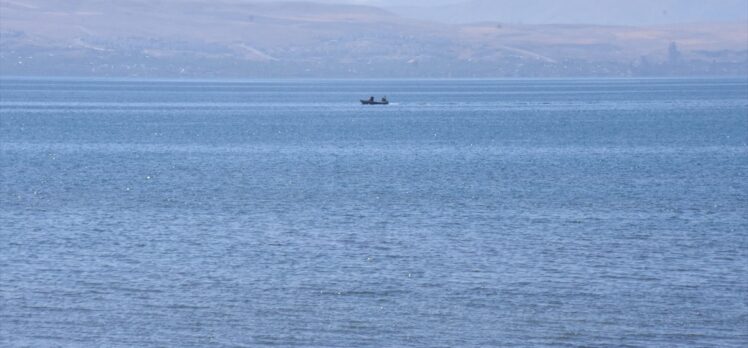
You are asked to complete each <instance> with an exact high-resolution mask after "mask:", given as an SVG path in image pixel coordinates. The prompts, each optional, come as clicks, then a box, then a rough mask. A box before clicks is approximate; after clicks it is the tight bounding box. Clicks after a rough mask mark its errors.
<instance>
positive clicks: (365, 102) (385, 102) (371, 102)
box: [361, 97, 390, 105]
mask: <svg viewBox="0 0 748 348" xmlns="http://www.w3.org/2000/svg"><path fill="white" fill-rule="evenodd" d="M361 104H363V105H389V104H390V101H389V100H387V97H384V98H382V100H374V97H371V98H369V99H361Z"/></svg>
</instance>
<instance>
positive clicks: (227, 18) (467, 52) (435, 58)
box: [0, 0, 748, 78]
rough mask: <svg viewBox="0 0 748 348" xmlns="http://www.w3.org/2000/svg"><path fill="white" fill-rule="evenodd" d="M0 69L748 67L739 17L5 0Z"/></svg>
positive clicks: (84, 72)
mask: <svg viewBox="0 0 748 348" xmlns="http://www.w3.org/2000/svg"><path fill="white" fill-rule="evenodd" d="M0 23H2V25H0V74H2V75H5V76H8V75H21V76H23V75H48V76H60V75H68V76H70V75H74V76H132V77H204V78H210V77H230V78H245V77H354V78H365V77H440V78H444V77H564V76H701V75H723V76H725V75H739V76H746V75H748V23H746V22H745V21H737V22H721V23H704V24H693V25H672V26H652V27H632V26H595V25H519V24H505V23H496V22H485V23H475V24H450V25H448V24H440V23H437V22H421V21H415V20H410V19H406V18H403V17H400V16H397V15H394V14H392V13H390V12H387V11H384V10H381V9H378V8H374V7H366V6H352V5H322V4H311V3H247V2H237V1H218V2H204V3H201V2H183V1H178V0H163V1H159V2H155V3H151V2H139V1H121V2H120V1H118V2H98V1H93V0H84V1H79V2H75V3H72V4H71V3H66V2H58V1H50V0H23V1H3V2H0Z"/></svg>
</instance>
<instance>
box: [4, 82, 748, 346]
mask: <svg viewBox="0 0 748 348" xmlns="http://www.w3.org/2000/svg"><path fill="white" fill-rule="evenodd" d="M370 95H373V96H375V97H377V98H379V97H382V96H385V95H386V96H387V97H388V98H389V99H390V100H391V101H392V102H394V104H393V105H389V106H387V107H365V106H361V105H358V99H360V98H366V97H368V96H370ZM746 173H748V81H746V79H744V78H743V79H687V80H684V79H673V80H667V79H648V80H590V79H587V80H497V81H493V80H422V81H420V80H412V81H402V80H379V81H350V80H349V81H342V80H319V81H308V80H307V81H294V80H287V81H272V82H271V81H244V82H241V81H233V82H217V81H213V82H210V81H202V82H201V81H193V82H175V81H136V80H120V81H115V80H72V79H57V80H44V79H7V78H5V79H3V80H2V81H0V175H1V176H0V183H1V185H0V219H1V221H2V228H0V250H2V252H0V294H2V306H0V322H2V325H0V345H2V346H12V347H23V346H32V347H40V346H122V347H125V346H137V347H157V346H173V347H203V346H211V347H241V346H247V347H257V346H284V347H315V346H328V347H332V346H340V347H447V346H452V347H477V346H684V347H702V346H721V347H744V346H746V345H748V333H746V327H748V303H747V302H746V294H748V266H746V265H748V238H747V237H748V217H747V215H746V210H747V208H748V200H747V198H746V193H747V192H748V180H746V179H747V176H748V175H747V174H746Z"/></svg>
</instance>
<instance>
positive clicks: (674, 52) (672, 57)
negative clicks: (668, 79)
mask: <svg viewBox="0 0 748 348" xmlns="http://www.w3.org/2000/svg"><path fill="white" fill-rule="evenodd" d="M667 57H668V64H670V66H672V67H676V66H678V65H679V64H680V60H681V53H680V51H679V50H678V44H677V43H675V42H671V43H670V47H669V48H668V55H667Z"/></svg>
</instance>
